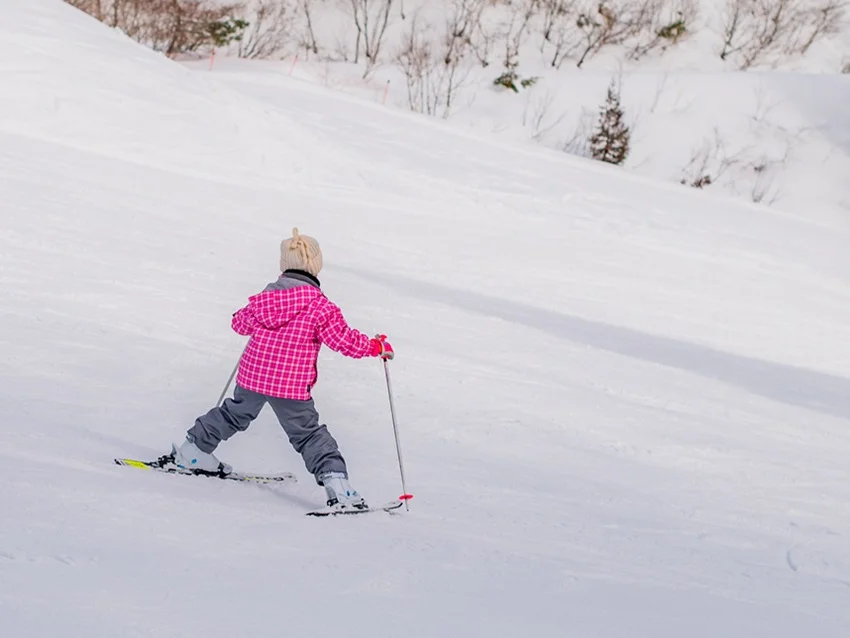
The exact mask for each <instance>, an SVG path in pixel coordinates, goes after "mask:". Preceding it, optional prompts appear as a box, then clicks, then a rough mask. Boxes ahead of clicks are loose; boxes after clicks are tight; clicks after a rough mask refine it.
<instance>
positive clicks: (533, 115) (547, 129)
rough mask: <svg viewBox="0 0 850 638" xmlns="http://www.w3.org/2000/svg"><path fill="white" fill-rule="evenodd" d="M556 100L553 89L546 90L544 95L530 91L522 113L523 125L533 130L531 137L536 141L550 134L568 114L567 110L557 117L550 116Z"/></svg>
mask: <svg viewBox="0 0 850 638" xmlns="http://www.w3.org/2000/svg"><path fill="white" fill-rule="evenodd" d="M554 102H555V94H554V93H552V92H551V91H546V93H544V94H543V96H542V97H540V96H538V95H536V94H535V93H529V97H528V99H527V100H526V102H525V108H524V109H523V113H522V125H523V126H524V127H526V128H528V129H530V130H531V139H533V140H534V141H535V142H540V141H541V140H542V139H543V138H544V137H546V136H547V135H549V133H551V132H552V130H553V129H554V128H555V127H556V126H558V125H559V124H560V123H561V122H562V121H563V120H564V118H565V117H566V116H567V114H566V112H563V113H561V114H560V115H559V116H557V117H555V118H551V117H550V116H549V112H550V110H551V108H552V104H553V103H554Z"/></svg>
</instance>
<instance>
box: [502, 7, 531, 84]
mask: <svg viewBox="0 0 850 638" xmlns="http://www.w3.org/2000/svg"><path fill="white" fill-rule="evenodd" d="M538 3H539V0H513V2H511V3H510V4H509V6H510V20H509V21H508V23H507V24H506V25H505V29H504V32H503V33H502V37H503V38H504V39H505V58H504V60H503V64H504V66H505V69H507V70H509V71H513V70H515V69H516V68H517V67H518V66H519V50H520V47H521V46H522V45H523V44H524V43H525V40H526V37H527V36H528V28H529V24H530V23H531V19H532V18H533V17H534V16H535V14H536V12H537V7H538Z"/></svg>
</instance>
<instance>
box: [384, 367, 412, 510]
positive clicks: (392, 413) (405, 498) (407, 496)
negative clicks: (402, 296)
mask: <svg viewBox="0 0 850 638" xmlns="http://www.w3.org/2000/svg"><path fill="white" fill-rule="evenodd" d="M384 375H385V376H386V377H387V394H388V395H389V397H390V416H392V419H393V433H394V434H395V449H396V453H397V454H398V471H399V474H401V489H402V492H404V493H403V494H402V495H401V496H399V499H401V500H402V501H404V508H405V509H406V510H407V511H410V506H409V505H408V503H409V502H410V499H412V498H413V494H408V493H407V485H406V483H405V480H404V462H403V461H402V460H401V442H400V441H399V438H398V422H397V420H396V416H395V402H394V401H393V388H392V384H391V383H390V364H389V362H388V361H387V359H384Z"/></svg>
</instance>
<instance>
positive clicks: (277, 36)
mask: <svg viewBox="0 0 850 638" xmlns="http://www.w3.org/2000/svg"><path fill="white" fill-rule="evenodd" d="M243 15H244V17H245V19H246V21H247V22H248V25H249V26H248V28H247V29H246V30H245V34H244V36H243V37H242V40H241V41H240V42H239V45H238V47H237V54H238V56H239V57H240V58H269V57H272V56H273V55H276V54H278V53H280V52H281V51H283V50H284V49H286V47H287V45H288V44H291V43H292V42H293V41H294V38H295V32H296V27H295V25H296V20H297V15H296V6H295V3H294V2H293V1H291V0H254V1H253V3H252V5H251V6H250V9H247V8H246V9H245V10H244V12H243Z"/></svg>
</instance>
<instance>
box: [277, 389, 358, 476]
mask: <svg viewBox="0 0 850 638" xmlns="http://www.w3.org/2000/svg"><path fill="white" fill-rule="evenodd" d="M267 400H268V402H269V404H270V405H271V406H272V409H273V410H274V413H275V414H276V415H277V419H278V421H280V424H281V426H282V427H283V431H284V432H286V436H288V437H289V442H290V443H291V444H292V447H294V448H295V451H296V452H298V453H299V454H300V455H301V456H302V458H303V459H304V465H306V466H307V471H308V472H310V474H312V475H314V476H316V477H318V476H319V475H320V474H324V473H325V472H341V473H342V474H344V475H345V476H348V470H347V469H346V467H345V459H344V458H342V454H340V451H339V447H338V446H337V443H336V440H335V439H334V438H333V437H332V436H331V434H330V432H328V428H327V427H326V426H325V425H320V424H319V414H318V413H317V412H316V408H315V406H314V405H313V400H312V399H310V400H308V401H296V400H294V399H279V398H273V397H267Z"/></svg>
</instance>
